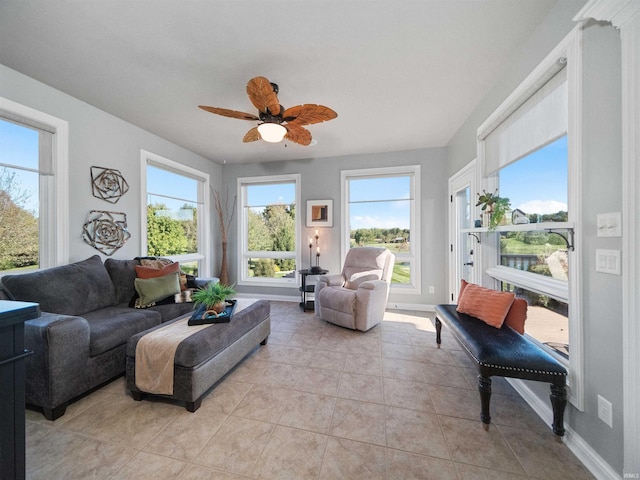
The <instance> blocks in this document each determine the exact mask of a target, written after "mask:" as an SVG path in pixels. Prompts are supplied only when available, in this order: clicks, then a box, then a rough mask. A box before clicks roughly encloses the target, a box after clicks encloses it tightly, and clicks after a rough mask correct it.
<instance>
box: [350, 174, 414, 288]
mask: <svg viewBox="0 0 640 480" xmlns="http://www.w3.org/2000/svg"><path fill="white" fill-rule="evenodd" d="M401 175H409V176H411V179H412V180H411V189H412V192H411V193H412V197H413V209H412V210H411V214H410V222H411V226H412V228H411V242H410V246H411V252H412V255H413V259H412V260H411V263H412V271H411V285H393V284H392V285H391V288H390V292H391V293H394V294H414V295H415V294H421V293H422V279H421V277H422V275H421V271H422V262H421V260H420V252H421V245H422V243H421V241H420V231H421V222H420V220H421V218H422V217H421V215H420V196H421V193H420V192H421V190H420V165H405V166H398V167H382V168H365V169H358V170H342V171H341V172H340V196H341V199H342V210H341V211H342V224H341V231H340V239H341V241H340V245H341V248H340V265H344V260H345V258H346V257H347V252H348V251H349V249H350V244H349V238H350V236H351V231H350V225H349V190H348V185H347V180H349V179H351V178H363V177H383V176H401ZM396 259H397V257H396ZM400 260H401V261H402V257H400Z"/></svg>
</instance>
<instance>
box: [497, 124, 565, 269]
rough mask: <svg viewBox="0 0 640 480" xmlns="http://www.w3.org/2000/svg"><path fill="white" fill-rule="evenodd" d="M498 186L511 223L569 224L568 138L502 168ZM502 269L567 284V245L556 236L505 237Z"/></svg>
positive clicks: (539, 233) (518, 233) (502, 239)
mask: <svg viewBox="0 0 640 480" xmlns="http://www.w3.org/2000/svg"><path fill="white" fill-rule="evenodd" d="M499 181H500V195H501V196H503V197H507V198H509V200H510V201H511V207H512V208H513V212H511V215H510V218H509V219H508V220H509V221H511V223H514V224H525V225H526V224H530V223H541V222H544V223H551V224H552V223H556V222H566V221H568V214H569V210H568V205H567V197H568V154H567V137H566V136H564V137H561V138H560V139H558V140H556V141H555V142H553V143H551V144H549V145H547V146H545V147H543V148H540V149H539V150H536V151H535V152H533V153H531V154H529V155H527V156H526V157H524V158H522V159H520V160H518V161H517V162H514V163H512V164H510V165H508V166H506V167H504V168H502V169H501V170H500V172H499ZM550 227H553V225H550ZM561 233H564V234H565V235H566V233H567V232H566V231H561ZM500 264H501V265H504V266H507V267H511V268H516V269H518V270H524V271H528V272H533V273H537V274H540V275H545V276H549V277H553V278H556V279H560V280H564V281H566V280H567V278H568V273H569V262H568V252H567V244H566V242H565V241H564V240H563V239H562V237H560V236H559V235H557V234H555V233H549V232H544V231H537V232H533V231H530V232H525V231H508V232H501V233H500Z"/></svg>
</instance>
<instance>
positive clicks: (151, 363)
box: [136, 298, 256, 395]
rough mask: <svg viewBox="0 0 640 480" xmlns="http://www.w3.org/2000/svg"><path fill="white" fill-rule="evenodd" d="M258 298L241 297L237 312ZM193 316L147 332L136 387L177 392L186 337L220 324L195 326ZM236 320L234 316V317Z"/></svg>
mask: <svg viewBox="0 0 640 480" xmlns="http://www.w3.org/2000/svg"><path fill="white" fill-rule="evenodd" d="M255 301H256V300H253V299H246V298H238V299H237V300H236V309H235V312H234V315H235V314H237V313H238V312H240V311H242V310H244V309H245V308H247V307H248V306H249V305H251V304H252V303H254V302H255ZM190 317H191V315H189V316H186V317H184V318H181V319H180V320H177V321H175V322H174V323H172V324H170V325H167V326H166V327H162V328H158V329H157V330H154V331H153V332H149V333H147V334H146V335H144V336H143V337H142V338H141V339H140V340H138V344H137V345H136V386H137V387H138V388H139V389H140V390H141V391H143V392H148V393H155V394H158V395H173V361H174V359H175V356H176V350H177V349H178V345H180V342H182V341H183V340H184V339H185V338H188V337H190V336H191V335H193V334H195V333H198V332H199V331H200V330H204V329H205V328H212V327H215V326H216V324H215V323H214V324H206V325H194V326H192V327H190V326H189V325H188V324H187V322H188V321H189V318H190ZM231 321H232V322H233V319H232V320H231Z"/></svg>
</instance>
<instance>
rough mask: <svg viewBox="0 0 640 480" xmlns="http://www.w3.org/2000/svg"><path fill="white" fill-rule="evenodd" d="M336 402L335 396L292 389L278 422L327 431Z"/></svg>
mask: <svg viewBox="0 0 640 480" xmlns="http://www.w3.org/2000/svg"><path fill="white" fill-rule="evenodd" d="M335 404H336V397H334V396H329V395H318V394H315V393H306V392H297V391H292V392H291V397H290V398H289V400H288V401H287V404H286V406H285V409H284V412H283V413H282V416H281V417H280V420H279V422H278V423H279V424H280V425H285V426H288V427H294V428H299V429H302V430H311V431H313V432H318V433H327V432H328V431H329V426H330V425H331V417H332V416H333V409H334V407H335Z"/></svg>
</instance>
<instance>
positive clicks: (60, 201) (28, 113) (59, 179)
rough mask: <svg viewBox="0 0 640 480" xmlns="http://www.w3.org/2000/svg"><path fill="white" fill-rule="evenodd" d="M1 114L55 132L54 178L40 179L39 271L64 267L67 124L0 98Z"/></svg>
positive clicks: (66, 245)
mask: <svg viewBox="0 0 640 480" xmlns="http://www.w3.org/2000/svg"><path fill="white" fill-rule="evenodd" d="M0 110H4V111H6V112H9V113H12V114H14V115H17V116H20V117H24V118H27V119H30V120H33V121H35V122H38V123H41V124H44V125H47V126H48V127H51V129H52V130H53V131H54V132H55V133H54V135H53V152H52V155H53V158H52V160H53V172H54V174H53V175H41V176H40V190H41V194H40V206H39V208H40V212H41V217H42V218H41V221H40V268H41V269H43V268H48V267H53V266H57V265H65V264H67V263H69V123H68V122H67V121H65V120H62V119H60V118H57V117H54V116H52V115H49V114H47V113H44V112H41V111H39V110H36V109H34V108H31V107H27V106H25V105H21V104H19V103H16V102H13V101H11V100H9V99H7V98H4V97H0ZM43 213H44V214H43Z"/></svg>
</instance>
